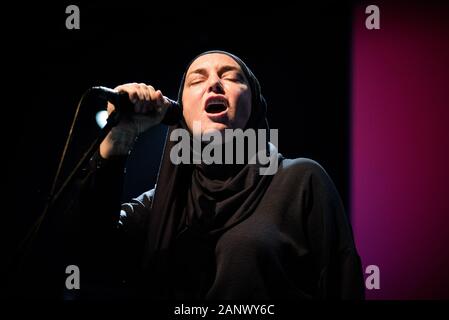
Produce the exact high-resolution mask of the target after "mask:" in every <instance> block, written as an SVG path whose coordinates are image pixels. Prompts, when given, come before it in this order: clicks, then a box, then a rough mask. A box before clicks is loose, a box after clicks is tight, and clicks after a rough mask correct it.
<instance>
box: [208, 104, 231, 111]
mask: <svg viewBox="0 0 449 320" xmlns="http://www.w3.org/2000/svg"><path fill="white" fill-rule="evenodd" d="M226 108H227V107H226V105H225V104H224V103H213V104H210V105H208V106H207V107H206V112H207V113H220V112H223V111H225V110H226Z"/></svg>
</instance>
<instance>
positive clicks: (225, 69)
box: [187, 65, 243, 77]
mask: <svg viewBox="0 0 449 320" xmlns="http://www.w3.org/2000/svg"><path fill="white" fill-rule="evenodd" d="M228 71H237V72H239V73H242V75H243V72H242V70H240V68H238V67H236V66H231V65H225V66H222V67H220V69H218V73H219V74H223V73H225V72H228ZM207 73H208V72H207V70H206V69H205V68H198V69H195V70H193V71H190V72H189V73H188V74H187V77H189V76H190V75H192V74H200V75H203V76H205V75H207Z"/></svg>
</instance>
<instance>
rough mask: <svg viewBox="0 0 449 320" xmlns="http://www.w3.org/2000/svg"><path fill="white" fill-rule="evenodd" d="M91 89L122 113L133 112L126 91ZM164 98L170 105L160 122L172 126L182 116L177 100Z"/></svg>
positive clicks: (104, 88)
mask: <svg viewBox="0 0 449 320" xmlns="http://www.w3.org/2000/svg"><path fill="white" fill-rule="evenodd" d="M91 91H92V92H93V93H95V94H96V95H97V96H98V97H99V98H101V99H103V100H107V101H109V102H110V103H112V104H113V105H114V107H115V109H116V110H117V111H119V112H121V113H123V114H132V113H133V112H134V104H133V103H132V102H131V100H129V96H128V93H126V92H118V91H116V90H113V89H111V88H107V87H103V86H97V87H92V88H91ZM165 98H166V99H167V100H168V101H169V102H170V106H169V107H168V109H167V112H166V113H165V116H164V118H163V119H162V121H161V123H163V124H165V125H168V126H172V125H175V124H177V123H178V122H179V120H180V119H181V117H182V112H181V107H180V106H179V103H178V102H176V101H174V100H171V99H169V98H167V97H165Z"/></svg>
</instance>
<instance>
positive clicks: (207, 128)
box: [201, 122, 229, 134]
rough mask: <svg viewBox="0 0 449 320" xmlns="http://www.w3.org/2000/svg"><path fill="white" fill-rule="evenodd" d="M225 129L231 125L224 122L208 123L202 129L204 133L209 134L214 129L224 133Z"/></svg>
mask: <svg viewBox="0 0 449 320" xmlns="http://www.w3.org/2000/svg"><path fill="white" fill-rule="evenodd" d="M225 129H229V126H228V125H226V124H224V123H218V122H214V123H208V124H205V125H204V128H203V129H202V132H201V133H202V134H208V133H211V132H213V131H219V132H220V133H221V134H224V131H225Z"/></svg>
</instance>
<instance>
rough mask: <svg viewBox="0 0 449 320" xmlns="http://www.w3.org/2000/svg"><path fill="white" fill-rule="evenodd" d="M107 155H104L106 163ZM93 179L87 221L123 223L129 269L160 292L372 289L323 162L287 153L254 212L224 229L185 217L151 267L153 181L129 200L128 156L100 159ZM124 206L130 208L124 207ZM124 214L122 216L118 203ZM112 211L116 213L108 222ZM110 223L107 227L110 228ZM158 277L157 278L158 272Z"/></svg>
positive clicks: (212, 294) (120, 232) (301, 293)
mask: <svg viewBox="0 0 449 320" xmlns="http://www.w3.org/2000/svg"><path fill="white" fill-rule="evenodd" d="M100 162H102V163H100ZM92 163H93V165H92V170H91V172H90V174H89V175H88V176H87V178H86V180H85V181H84V191H83V201H82V203H84V204H85V206H84V209H83V211H84V214H88V216H89V219H86V220H85V222H87V226H86V230H87V229H90V230H92V234H97V235H98V234H99V233H98V232H99V230H98V229H97V228H98V226H102V228H105V226H109V227H110V228H111V229H112V227H113V226H115V227H117V228H116V231H115V233H114V237H115V238H116V240H117V239H119V240H118V241H116V242H110V243H115V244H116V245H117V247H116V248H115V249H114V250H113V253H114V256H115V257H116V258H117V259H118V260H123V259H127V261H126V263H125V265H126V264H129V265H134V266H136V268H134V269H128V272H129V271H130V270H132V271H131V272H130V273H128V274H127V275H126V274H122V275H123V276H124V277H127V278H128V279H131V280H133V281H131V283H135V284H137V285H138V287H139V294H143V295H145V296H149V297H151V298H156V299H157V298H163V299H165V298H182V299H185V298H193V299H240V298H241V299H265V298H273V299H303V298H318V299H321V298H325V299H327V298H337V299H339V298H342V299H359V298H363V292H364V287H363V277H362V271H361V263H360V259H359V256H358V254H357V252H356V248H355V246H354V241H353V237H352V231H351V227H350V224H349V222H348V219H347V217H346V214H345V212H344V209H343V206H342V202H341V200H340V198H339V195H338V193H337V191H336V189H335V187H334V184H333V183H332V181H331V179H330V178H329V176H328V175H327V173H326V172H325V171H324V169H323V168H322V167H321V166H320V165H319V164H318V163H316V162H314V161H313V160H310V159H305V158H300V159H294V160H290V159H284V158H282V156H281V155H279V169H278V171H277V173H276V174H275V175H274V176H273V177H272V179H271V181H270V183H269V185H268V187H267V188H266V190H265V192H264V193H263V197H261V199H260V201H259V203H258V204H257V206H256V207H255V208H254V210H253V211H252V214H251V215H249V216H247V217H246V218H245V219H242V220H241V221H239V222H238V223H237V224H235V225H233V226H232V227H231V228H228V229H227V230H225V231H224V232H222V233H219V234H218V235H217V236H210V235H208V234H207V233H204V232H201V231H200V230H199V229H198V228H195V227H192V226H190V225H188V224H186V225H184V226H183V227H180V228H179V229H178V230H177V232H176V234H175V235H174V239H172V245H171V246H170V250H167V253H166V256H167V259H166V260H165V264H164V267H163V268H161V269H155V270H152V272H156V273H157V272H160V274H159V275H155V274H152V275H151V276H150V277H148V275H146V274H145V272H149V271H148V269H145V268H142V267H141V266H142V264H141V262H142V260H145V259H144V258H145V255H147V254H148V252H146V251H145V250H146V247H145V239H146V237H147V235H146V232H147V229H148V221H149V217H151V215H152V209H151V208H152V202H153V198H154V189H152V190H150V191H148V192H146V193H144V194H142V195H141V196H140V197H138V198H136V199H134V200H132V201H131V202H129V203H125V204H122V205H121V206H120V202H119V199H120V197H119V196H118V195H120V193H121V188H122V182H123V172H124V163H125V161H124V159H122V158H120V159H115V160H112V161H105V160H101V159H100V158H99V156H98V155H97V157H96V158H95V159H94V161H93V162H92ZM119 207H121V210H118V208H119ZM119 212H120V215H119V216H118V213H119ZM108 221H109V222H110V223H108ZM104 230H105V229H104ZM155 279H156V280H155Z"/></svg>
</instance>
